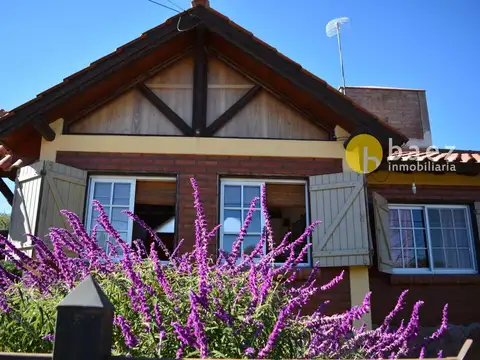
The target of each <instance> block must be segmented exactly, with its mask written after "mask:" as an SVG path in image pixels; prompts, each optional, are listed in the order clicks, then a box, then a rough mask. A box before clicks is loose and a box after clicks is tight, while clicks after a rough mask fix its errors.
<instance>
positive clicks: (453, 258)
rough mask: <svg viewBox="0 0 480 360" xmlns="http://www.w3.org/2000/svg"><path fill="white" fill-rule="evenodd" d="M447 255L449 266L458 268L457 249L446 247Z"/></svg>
mask: <svg viewBox="0 0 480 360" xmlns="http://www.w3.org/2000/svg"><path fill="white" fill-rule="evenodd" d="M445 255H446V256H447V258H446V260H447V261H446V265H447V268H458V261H457V250H453V249H446V250H445Z"/></svg>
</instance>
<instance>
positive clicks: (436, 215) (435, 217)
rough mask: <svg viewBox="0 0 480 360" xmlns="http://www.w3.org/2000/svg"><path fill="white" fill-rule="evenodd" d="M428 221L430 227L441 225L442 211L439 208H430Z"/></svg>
mask: <svg viewBox="0 0 480 360" xmlns="http://www.w3.org/2000/svg"><path fill="white" fill-rule="evenodd" d="M428 222H429V225H430V227H440V226H441V224H440V212H439V211H438V209H428Z"/></svg>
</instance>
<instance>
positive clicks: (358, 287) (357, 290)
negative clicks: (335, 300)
mask: <svg viewBox="0 0 480 360" xmlns="http://www.w3.org/2000/svg"><path fill="white" fill-rule="evenodd" d="M349 271H350V301H351V306H355V305H362V303H363V300H364V298H365V295H366V294H367V293H368V292H370V281H369V276H368V267H367V266H351V267H350V268H349ZM362 320H363V321H355V323H354V326H355V327H360V326H361V325H362V322H365V324H366V325H367V329H368V330H371V329H372V313H371V310H370V312H369V313H368V314H365V315H364V317H363V319H362Z"/></svg>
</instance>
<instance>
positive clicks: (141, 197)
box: [135, 180, 177, 206]
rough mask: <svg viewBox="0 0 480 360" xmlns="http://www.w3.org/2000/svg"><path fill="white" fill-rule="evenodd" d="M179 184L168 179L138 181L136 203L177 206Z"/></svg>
mask: <svg viewBox="0 0 480 360" xmlns="http://www.w3.org/2000/svg"><path fill="white" fill-rule="evenodd" d="M176 195H177V184H176V183H175V182H167V181H141V180H139V181H137V186H136V190H135V203H137V204H142V205H168V206H170V205H171V206H175V204H176Z"/></svg>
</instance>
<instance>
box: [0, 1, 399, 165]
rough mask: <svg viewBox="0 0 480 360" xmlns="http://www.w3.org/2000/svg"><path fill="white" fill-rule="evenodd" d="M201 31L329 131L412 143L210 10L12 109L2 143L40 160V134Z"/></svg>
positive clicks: (2, 126)
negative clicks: (336, 129) (339, 129)
mask: <svg viewBox="0 0 480 360" xmlns="http://www.w3.org/2000/svg"><path fill="white" fill-rule="evenodd" d="M200 27H204V28H206V29H207V30H208V32H209V39H208V47H209V51H211V54H214V55H216V56H219V57H221V58H222V60H224V61H226V62H229V63H230V65H231V66H233V67H238V68H239V69H241V70H242V71H244V72H246V75H247V76H250V77H251V78H253V79H254V80H255V81H257V82H260V83H261V84H262V85H263V86H265V87H267V88H269V89H271V90H272V91H274V92H276V94H277V95H278V96H279V97H282V98H284V99H285V100H288V101H290V102H292V103H293V105H295V106H297V107H299V108H301V109H302V110H305V111H306V112H307V113H308V114H309V115H311V116H312V117H314V118H315V119H319V120H320V121H322V122H325V123H326V124H329V125H330V126H335V125H339V126H341V127H342V128H344V129H345V130H346V131H348V132H349V133H350V134H352V135H356V134H360V133H367V134H370V135H373V136H375V137H376V138H377V139H378V140H379V141H380V142H381V143H382V144H384V145H387V144H388V140H389V139H391V141H392V143H393V144H395V145H402V144H404V143H405V142H406V141H408V139H407V138H406V137H405V135H403V134H402V133H400V132H399V131H397V130H395V129H393V128H391V127H390V126H389V125H387V124H386V123H385V122H383V121H381V120H380V119H378V118H377V117H375V116H374V115H373V114H371V113H369V112H368V111H366V110H365V109H362V108H360V107H359V106H357V105H356V104H355V103H353V102H352V101H351V100H350V99H349V98H348V97H346V96H344V95H343V94H342V93H341V92H339V91H338V90H336V89H334V88H333V87H331V86H329V85H328V84H327V83H326V82H325V81H323V80H321V79H319V78H317V77H316V76H314V75H313V74H311V73H309V72H308V71H306V70H305V69H303V68H302V67H301V66H300V65H299V64H297V63H295V62H293V61H292V60H290V59H288V58H287V57H285V56H284V55H282V54H280V53H279V52H278V51H277V50H276V49H274V48H272V47H271V46H269V45H267V44H265V43H264V42H262V41H261V40H259V39H258V38H256V37H255V36H254V35H253V34H251V33H250V32H248V31H247V30H245V29H243V28H241V27H240V26H238V25H237V24H235V23H233V22H232V21H230V20H229V19H228V18H227V17H225V16H223V15H222V14H220V13H218V12H216V11H214V10H213V9H211V8H208V9H207V8H205V7H203V6H196V7H194V8H192V9H189V10H188V11H186V12H184V13H181V14H179V15H177V16H174V17H172V18H170V19H168V20H167V21H166V22H165V23H163V24H161V25H160V26H158V27H156V28H153V29H151V30H149V31H147V32H146V33H144V34H142V35H141V36H140V37H139V38H137V39H135V40H133V41H131V42H130V43H128V44H125V45H123V46H122V47H120V48H118V49H117V50H116V51H114V52H113V53H111V54H109V55H107V56H105V57H103V58H101V59H99V60H97V61H95V62H93V63H92V64H91V65H90V66H89V67H87V68H85V69H83V70H81V71H79V72H77V73H75V74H73V75H71V76H69V77H68V78H66V79H64V81H63V82H62V83H60V84H58V85H56V86H54V87H52V88H50V89H48V90H46V91H44V92H43V93H41V94H39V95H37V97H36V98H35V99H33V100H31V101H29V102H27V103H25V104H23V105H21V106H19V107H17V108H15V109H13V110H12V111H10V112H9V113H8V114H7V115H6V116H4V117H3V118H2V119H1V120H0V140H1V141H2V143H4V144H5V145H6V146H7V147H9V148H10V149H13V150H14V151H15V152H16V153H17V154H18V155H19V156H22V157H26V158H31V157H35V156H38V153H39V149H40V139H41V137H42V136H43V137H44V138H45V139H46V140H51V139H52V133H51V129H49V125H48V124H49V123H50V122H52V121H55V120H57V119H58V118H68V117H72V116H74V115H75V114H77V113H78V112H79V111H82V109H85V108H87V107H88V106H90V105H91V104H92V103H94V102H95V101H97V99H99V98H103V97H105V96H107V95H108V94H112V93H114V94H115V93H118V92H119V89H122V87H123V86H124V85H125V83H128V84H132V83H135V81H136V80H138V81H140V80H141V79H144V78H145V76H146V75H147V76H148V74H153V73H155V72H156V71H157V70H158V68H159V66H160V67H161V66H163V65H164V64H165V63H166V62H169V61H172V59H174V58H175V56H178V54H182V53H184V52H186V51H188V49H189V48H191V47H192V46H193V45H194V43H195V39H196V37H195V33H196V31H197V30H198V28H200ZM179 30H181V31H179ZM32 138H35V140H32Z"/></svg>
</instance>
